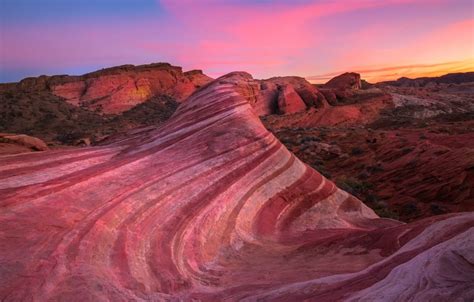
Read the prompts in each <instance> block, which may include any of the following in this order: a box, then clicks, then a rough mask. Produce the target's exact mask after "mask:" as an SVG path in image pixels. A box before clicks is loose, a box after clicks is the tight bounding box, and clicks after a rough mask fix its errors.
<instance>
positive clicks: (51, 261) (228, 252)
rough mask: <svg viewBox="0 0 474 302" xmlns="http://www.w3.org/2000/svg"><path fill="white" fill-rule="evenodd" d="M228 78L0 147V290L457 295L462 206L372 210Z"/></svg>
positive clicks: (463, 294) (323, 297) (106, 296)
mask: <svg viewBox="0 0 474 302" xmlns="http://www.w3.org/2000/svg"><path fill="white" fill-rule="evenodd" d="M235 77H238V75H233V76H232V75H231V76H227V77H223V78H221V79H217V80H216V81H214V82H212V83H211V84H208V85H207V86H206V87H205V88H204V89H201V90H199V91H198V92H196V93H194V94H193V95H192V96H190V97H189V98H188V100H187V101H186V102H184V103H182V104H181V105H180V107H179V108H178V110H177V111H176V112H175V114H174V116H173V117H172V118H171V119H170V120H168V121H167V122H166V123H165V124H164V125H163V126H161V127H159V128H155V127H149V128H145V129H137V130H134V131H132V132H130V133H129V134H128V136H126V137H123V138H119V139H117V140H116V141H114V142H111V143H110V144H108V145H105V146H101V147H94V148H82V149H76V150H65V151H48V152H41V153H34V154H28V155H27V156H26V155H18V156H8V157H0V171H1V173H0V240H1V242H2V244H1V245H0V275H1V278H0V298H1V299H2V300H3V301H25V300H36V301H51V300H52V301H57V300H60V301H107V300H109V301H130V300H132V301H150V300H155V301H159V300H183V301H191V300H202V301H217V300H232V301H236V300H247V301H255V300H268V301H269V300H271V301H290V300H291V301H295V300H300V301H301V300H305V299H311V300H317V301H341V300H349V301H367V300H371V301H380V300H387V299H389V300H390V299H391V300H393V301H395V300H397V299H402V300H406V299H411V298H413V297H415V298H416V299H417V300H420V301H421V300H450V299H452V298H453V297H455V298H459V299H462V298H466V299H468V298H472V296H473V295H474V291H473V289H472V282H473V276H474V269H473V267H472V254H473V251H474V242H473V241H472V237H473V236H474V233H473V232H474V228H473V227H474V214H472V213H471V214H457V215H447V216H439V217H436V218H432V219H428V220H423V221H420V222H417V223H413V224H408V225H407V224H402V223H399V222H397V221H394V220H389V219H381V218H379V217H378V216H377V215H376V214H375V213H374V212H373V211H372V210H371V209H370V208H368V207H366V206H365V205H364V204H363V203H362V202H361V201H360V200H358V199H356V198H355V197H353V196H351V195H350V194H348V193H346V192H344V191H342V190H341V189H339V188H337V187H336V186H335V185H334V184H333V183H332V182H331V181H329V180H327V179H326V178H324V177H323V176H322V175H320V174H319V173H318V172H317V171H315V170H313V169H312V168H310V167H308V166H307V165H305V164H303V163H302V162H301V161H299V160H298V159H297V158H296V157H295V156H294V155H293V154H291V153H290V152H289V151H288V150H287V149H286V148H285V147H284V146H283V145H282V144H281V143H280V142H279V141H278V140H277V139H276V138H275V137H274V136H273V135H272V134H270V133H269V132H268V131H267V130H266V129H265V128H264V127H263V125H262V124H261V122H260V121H259V119H258V118H257V116H256V115H255V110H254V109H252V107H251V106H250V104H249V102H248V101H247V100H246V99H245V98H244V97H243V96H242V95H241V94H240V93H239V89H241V87H239V80H238V79H236V78H235ZM440 271H442V272H443V273H442V274H440V273H439V272H440ZM453 280H454V281H453ZM400 297H401V298H400Z"/></svg>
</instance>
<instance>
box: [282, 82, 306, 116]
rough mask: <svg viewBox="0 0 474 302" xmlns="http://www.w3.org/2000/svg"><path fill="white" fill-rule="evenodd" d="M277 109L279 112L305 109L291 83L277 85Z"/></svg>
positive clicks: (287, 112) (285, 112)
mask: <svg viewBox="0 0 474 302" xmlns="http://www.w3.org/2000/svg"><path fill="white" fill-rule="evenodd" d="M278 110H279V112H280V114H291V113H296V112H301V111H305V110H306V104H305V103H304V102H303V100H302V99H301V97H300V96H299V95H298V93H296V91H295V89H294V88H293V86H291V85H283V86H280V87H279V93H278Z"/></svg>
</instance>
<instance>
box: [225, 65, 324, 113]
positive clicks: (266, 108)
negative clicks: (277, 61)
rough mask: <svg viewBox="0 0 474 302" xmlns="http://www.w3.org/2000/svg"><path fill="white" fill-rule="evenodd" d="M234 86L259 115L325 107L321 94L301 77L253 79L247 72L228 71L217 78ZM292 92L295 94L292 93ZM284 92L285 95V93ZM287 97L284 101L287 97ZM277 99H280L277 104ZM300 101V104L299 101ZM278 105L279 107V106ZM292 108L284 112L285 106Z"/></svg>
mask: <svg viewBox="0 0 474 302" xmlns="http://www.w3.org/2000/svg"><path fill="white" fill-rule="evenodd" d="M224 79H225V80H227V81H230V82H232V83H234V84H235V85H236V89H237V91H238V92H239V93H240V94H241V95H242V96H243V97H244V98H245V99H247V100H248V102H249V103H250V104H251V105H252V107H253V108H254V110H255V113H257V115H259V116H263V115H271V114H281V113H283V114H290V113H296V112H301V111H304V110H303V109H302V108H303V106H302V105H305V106H304V107H305V108H323V107H325V106H327V102H326V99H325V98H324V95H323V94H322V93H321V92H319V90H318V89H317V88H316V87H315V86H314V85H311V84H310V83H309V82H308V81H306V80H305V79H304V78H301V77H293V76H288V77H274V78H270V79H266V80H255V79H253V77H252V75H250V74H249V73H247V72H232V73H229V74H227V75H225V76H223V77H221V78H220V80H221V81H223V80H224ZM293 91H294V92H295V93H296V94H293ZM285 94H286V95H285ZM288 96H289V97H290V98H291V99H288V100H285V99H286V98H287V97H288ZM280 99H281V100H282V101H281V102H282V103H280ZM299 99H301V101H303V104H301V102H300V100H299ZM280 105H281V106H282V107H283V108H280ZM288 105H289V106H290V107H292V108H291V109H290V110H289V111H288V112H287V108H286V107H287V106H288Z"/></svg>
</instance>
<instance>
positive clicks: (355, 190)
mask: <svg viewBox="0 0 474 302" xmlns="http://www.w3.org/2000/svg"><path fill="white" fill-rule="evenodd" d="M336 184H337V186H338V187H339V188H341V189H343V190H344V191H347V192H349V193H351V194H353V195H356V196H358V197H362V196H363V195H364V194H365V193H367V192H368V191H369V190H370V189H372V188H373V187H374V186H373V184H371V183H369V182H367V181H360V180H358V179H355V178H352V177H350V178H340V179H338V180H337V181H336Z"/></svg>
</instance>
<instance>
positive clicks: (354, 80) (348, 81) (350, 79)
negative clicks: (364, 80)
mask: <svg viewBox="0 0 474 302" xmlns="http://www.w3.org/2000/svg"><path fill="white" fill-rule="evenodd" d="M324 88H334V89H340V90H347V89H351V90H355V89H360V88H361V81H360V74H358V73H355V72H346V73H343V74H341V75H338V76H337V77H334V78H332V79H331V80H329V81H328V82H327V83H326V84H324Z"/></svg>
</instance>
